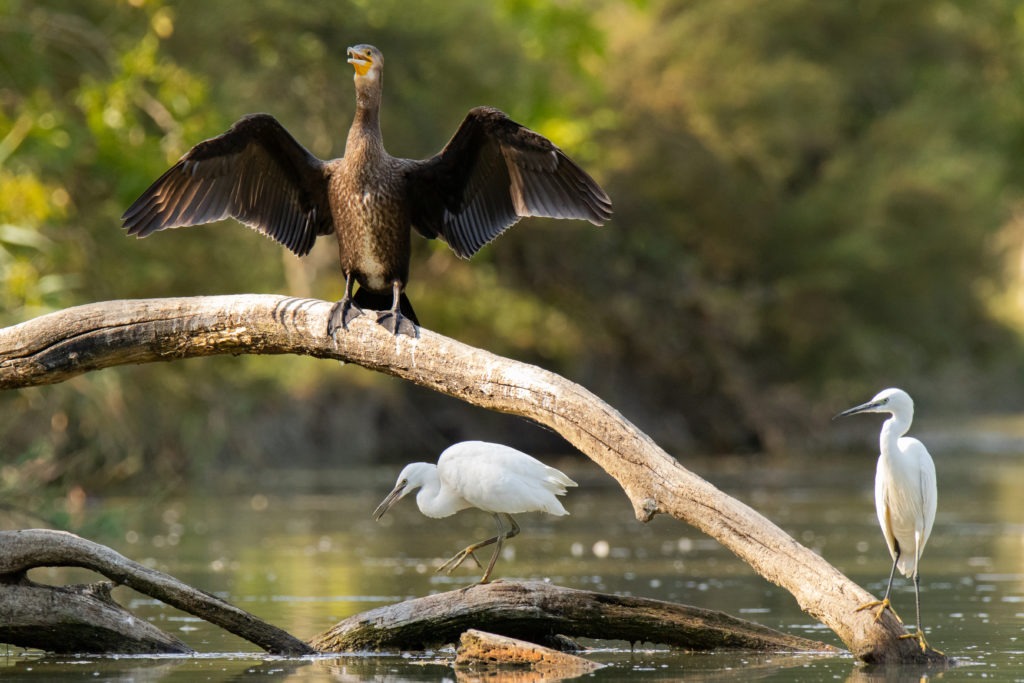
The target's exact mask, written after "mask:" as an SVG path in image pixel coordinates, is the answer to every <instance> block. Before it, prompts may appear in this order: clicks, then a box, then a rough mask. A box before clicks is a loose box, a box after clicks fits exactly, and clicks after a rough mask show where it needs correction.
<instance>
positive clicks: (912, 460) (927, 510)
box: [836, 389, 938, 651]
mask: <svg viewBox="0 0 1024 683" xmlns="http://www.w3.org/2000/svg"><path fill="white" fill-rule="evenodd" d="M857 413H889V414H891V417H890V418H889V419H888V420H886V421H885V422H884V423H883V424H882V433H881V435H880V436H879V439H878V441H879V447H880V449H881V455H880V456H879V457H878V469H877V470H876V472H875V512H876V513H877V514H878V523H879V524H880V525H881V526H882V534H883V535H884V536H885V543H886V545H888V546H889V554H890V555H891V556H892V570H890V572H889V585H888V586H887V587H886V589H885V597H884V598H882V599H881V600H876V601H873V602H869V603H867V604H866V605H862V606H861V607H860V609H870V608H873V607H877V608H878V611H877V612H875V621H878V619H880V618H881V617H882V612H884V611H885V610H886V609H888V610H890V611H891V612H892V613H893V615H895V616H896V618H897V619H898V620H899V621H900V623H902V622H903V620H902V619H900V618H899V615H898V614H896V611H895V610H894V609H893V608H892V603H890V602H889V593H890V592H891V591H892V580H893V576H895V574H896V568H897V567H899V570H900V572H902V573H903V575H904V576H906V577H908V578H910V577H913V579H914V602H915V606H916V607H917V633H915V634H907V635H905V636H903V637H904V638H917V640H918V643H920V645H921V650H924V651H927V649H928V643H927V641H926V640H925V637H924V629H923V628H922V627H921V574H920V563H921V553H923V552H924V546H925V544H926V543H927V542H928V537H929V536H930V535H931V533H932V524H933V523H934V522H935V506H936V502H937V500H938V488H937V486H936V483H935V463H933V462H932V457H931V456H930V455H929V454H928V449H926V448H925V447H924V444H923V443H921V442H920V441H918V440H917V439H914V438H911V437H908V436H904V435H905V434H906V433H907V431H908V430H909V429H910V423H911V421H913V419H914V401H913V400H912V399H911V398H910V396H909V395H908V394H907V392H905V391H903V390H902V389H885V390H884V391H881V392H879V393H878V394H877V395H876V396H875V397H874V398H873V399H871V400H870V401H868V402H867V403H864V404H863V405H859V406H856V407H854V408H850V409H849V410H844V411H843V412H841V413H839V414H838V415H836V417H844V416H846V415H856V414H857Z"/></svg>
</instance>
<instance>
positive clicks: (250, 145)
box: [122, 45, 612, 335]
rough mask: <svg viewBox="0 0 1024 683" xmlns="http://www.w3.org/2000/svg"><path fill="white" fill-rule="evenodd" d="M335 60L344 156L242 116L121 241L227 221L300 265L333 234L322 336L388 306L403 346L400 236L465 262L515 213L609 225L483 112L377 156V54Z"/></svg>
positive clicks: (596, 191) (560, 169) (549, 147)
mask: <svg viewBox="0 0 1024 683" xmlns="http://www.w3.org/2000/svg"><path fill="white" fill-rule="evenodd" d="M348 62H349V63H350V64H351V65H352V66H353V68H354V69H355V76H354V78H355V89H356V112H355V119H354V121H353V122H352V127H351V128H350V129H349V132H348V140H347V142H346V144H345V156H344V157H342V158H340V159H334V160H332V161H322V160H320V159H318V158H317V157H315V156H313V155H312V154H311V153H310V152H309V151H307V150H306V148H305V147H303V146H302V145H301V144H299V143H298V142H297V141H296V140H295V138H293V137H292V136H291V134H289V133H288V131H287V130H285V128H284V126H282V125H281V124H280V123H278V121H277V120H276V119H275V118H274V117H272V116H270V115H268V114H252V115H249V116H246V117H244V118H242V119H241V120H239V121H238V122H237V123H235V124H234V125H233V126H231V128H230V129H229V130H228V131H227V132H226V133H223V134H222V135H218V136H217V137H214V138H210V139H209V140H206V141H204V142H200V143H199V144H198V145H196V146H195V147H193V148H192V149H191V150H190V151H189V152H188V153H186V154H185V156H183V157H182V158H181V160H179V161H178V163H176V164H175V165H174V166H172V167H171V168H170V170H168V171H167V172H166V173H164V174H163V175H162V176H160V178H158V179H157V180H156V182H154V183H153V184H152V185H151V186H150V187H149V189H147V190H146V191H145V192H143V193H142V195H141V196H140V197H139V198H138V199H137V200H135V203H133V204H132V205H131V206H130V207H129V208H128V210H127V211H125V213H124V216H122V220H123V221H124V225H125V227H126V228H127V229H128V234H129V235H137V236H139V237H145V236H147V235H149V234H151V233H153V232H156V231H157V230H164V229H165V228H177V227H183V226H189V225H199V224H202V223H210V222H213V221H219V220H221V219H224V218H228V217H231V218H235V219H236V220H238V221H241V222H242V223H244V224H246V225H248V226H249V227H251V228H253V229H255V230H257V231H259V232H261V233H263V234H265V235H267V236H268V237H271V238H273V239H275V240H277V241H278V242H280V243H281V244H283V245H284V246H285V247H287V248H288V249H290V250H291V251H293V252H295V253H296V254H297V255H299V256H303V255H305V254H307V253H308V252H309V250H310V249H312V247H313V243H314V242H315V241H316V238H317V236H319V235H327V234H330V233H332V232H333V233H334V234H335V235H336V236H337V238H338V248H339V252H340V256H341V269H342V272H343V273H344V274H345V294H344V296H343V297H342V298H341V300H340V301H338V303H337V304H335V306H334V308H332V309H331V315H330V318H329V320H328V325H327V331H328V333H329V334H333V333H334V332H335V331H337V330H338V329H340V328H343V327H346V326H347V325H348V323H349V322H350V321H351V320H352V319H354V318H356V317H358V316H359V315H361V313H362V310H361V309H360V308H359V306H360V305H362V306H366V307H367V308H370V307H372V308H375V309H379V308H381V304H384V305H386V302H388V301H390V310H388V311H386V312H383V313H381V314H380V315H379V316H378V318H377V320H378V322H380V323H381V324H382V325H384V326H385V327H386V328H387V329H389V330H390V331H391V332H392V333H394V334H398V333H403V334H409V335H415V330H414V328H413V323H416V316H415V313H413V310H412V306H411V305H410V304H409V300H408V299H407V298H406V296H405V293H404V289H405V285H406V282H407V281H408V279H409V255H410V240H409V234H410V231H411V229H412V228H415V229H416V231H417V232H419V233H420V234H421V235H423V236H424V237H427V238H433V237H441V238H442V239H443V240H444V241H445V242H447V243H448V246H450V247H451V248H452V250H453V251H455V253H456V254H458V255H459V256H461V257H463V258H469V257H470V256H472V255H473V254H475V253H476V252H477V251H478V250H479V249H480V248H481V247H482V246H484V245H485V244H487V243H488V242H490V241H491V240H493V239H494V238H496V237H497V236H498V235H500V234H501V233H502V232H504V231H505V230H506V229H508V228H509V227H511V226H512V225H513V224H515V223H516V222H517V221H518V220H519V219H520V218H523V217H526V216H546V217H550V218H577V219H584V220H587V221H590V222H591V223H593V224H595V225H602V224H603V223H604V222H605V221H607V220H608V219H609V218H610V217H611V214H612V205H611V200H609V199H608V195H606V194H605V192H604V190H602V189H601V187H600V186H599V185H598V184H597V183H596V182H595V181H594V180H593V178H591V177H590V176H589V175H587V173H586V172H585V171H584V170H583V169H582V168H580V167H579V166H577V165H576V164H575V163H574V162H573V161H572V160H571V159H569V157H567V156H566V155H565V154H564V153H563V152H562V151H561V150H560V149H559V148H558V147H556V146H555V145H554V144H552V143H551V141H550V140H548V139H547V138H545V137H543V136H542V135H539V134H538V133H535V132H533V131H531V130H529V129H527V128H525V127H523V126H521V125H520V124H518V123H516V122H515V121H513V120H511V119H510V118H508V116H506V115H505V114H504V113H502V112H500V111H498V110H497V109H493V108H490V107H477V108H475V109H472V110H470V112H469V114H468V115H467V116H466V118H465V120H463V122H462V125H461V126H459V129H458V130H457V131H456V132H455V135H454V136H453V137H452V139H451V140H450V141H449V142H448V144H447V145H446V146H445V148H444V149H442V150H441V151H440V152H439V153H438V154H436V155H435V156H433V157H431V158H429V159H424V160H422V161H416V160H412V159H400V158H397V157H393V156H391V155H389V154H388V153H387V152H386V151H385V150H384V143H383V138H382V136H381V131H380V106H381V93H382V86H383V79H384V57H383V56H382V55H381V53H380V50H378V49H377V48H375V47H373V46H372V45H357V46H355V47H350V48H349V49H348ZM355 282H358V283H359V290H358V292H357V293H356V294H355V295H354V296H353V293H352V288H353V285H354V283H355ZM406 318H408V319H409V320H406ZM410 321H411V322H410Z"/></svg>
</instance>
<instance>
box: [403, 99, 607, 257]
mask: <svg viewBox="0 0 1024 683" xmlns="http://www.w3.org/2000/svg"><path fill="white" fill-rule="evenodd" d="M408 164H409V166H408V169H407V175H408V179H409V183H408V188H409V201H410V205H411V207H412V217H413V226H414V227H415V228H416V229H417V230H418V231H419V232H420V233H421V234H423V235H424V236H425V237H441V238H442V239H444V240H445V241H446V242H447V243H448V245H449V246H451V248H452V250H453V251H455V253H456V254H458V255H459V256H461V257H463V258H468V257H470V256H472V255H473V254H475V253H476V252H477V251H478V250H479V249H480V248H481V247H483V246H484V245H485V244H487V243H488V242H490V241H491V240H493V239H495V238H496V237H497V236H498V235H500V234H501V233H503V232H504V231H505V230H507V229H508V228H510V227H511V226H512V225H514V224H515V223H516V222H517V221H519V219H520V218H524V217H526V216H543V217H549V218H575V219H582V220H587V221H590V222H591V223H593V224H595V225H602V224H604V223H605V222H606V221H607V220H608V219H609V218H610V217H611V215H612V204H611V200H610V199H608V195H607V194H605V192H604V190H602V189H601V187H600V186H599V185H598V184H597V182H596V181H594V179H593V178H591V177H590V176H589V175H588V174H587V173H586V171H584V170H583V169H582V168H580V167H579V166H578V165H576V163H575V162H573V161H572V160H571V159H569V157H567V156H566V155H565V154H564V153H563V152H562V151H561V150H560V149H558V147H556V146H555V145H554V144H552V143H551V141H550V140H548V139H547V138H545V137H544V136H542V135H540V134H538V133H535V132H534V131H532V130H529V129H528V128H525V127H523V126H521V125H520V124H518V123H516V122H515V121H513V120H511V119H510V118H508V116H506V115H505V114H504V113H502V112H501V111H498V110H497V109H492V108H489V107H477V108H476V109H473V110H471V111H470V112H469V114H468V115H467V116H466V118H465V120H463V122H462V125H460V126H459V129H458V130H457V131H456V132H455V135H454V136H452V139H451V140H450V141H449V142H448V144H447V145H445V148H444V149H443V150H441V152H440V153H439V154H437V155H436V156H434V157H431V158H430V159H426V160H424V161H412V162H408Z"/></svg>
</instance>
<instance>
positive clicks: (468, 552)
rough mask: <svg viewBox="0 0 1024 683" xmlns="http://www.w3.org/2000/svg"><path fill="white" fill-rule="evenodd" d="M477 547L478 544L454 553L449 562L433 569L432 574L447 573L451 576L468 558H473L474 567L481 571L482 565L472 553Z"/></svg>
mask: <svg viewBox="0 0 1024 683" xmlns="http://www.w3.org/2000/svg"><path fill="white" fill-rule="evenodd" d="M479 547H480V545H479V544H476V545H471V546H469V547H468V548H466V549H465V550H462V551H460V552H458V553H456V554H455V556H454V557H452V558H451V559H450V560H448V561H447V562H445V563H444V564H442V565H441V566H440V567H438V568H437V569H435V570H434V572H435V573H438V572H447V573H448V574H451V573H452V572H453V571H455V570H456V569H457V568H458V566H459V565H461V564H462V563H463V562H465V561H466V558H468V557H471V558H473V561H474V562H476V566H477V567H479V568H480V569H483V568H484V565H483V564H481V562H480V560H478V559H477V557H476V553H475V552H474V551H476V550H477V549H478V548H479Z"/></svg>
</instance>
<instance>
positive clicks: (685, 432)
mask: <svg viewBox="0 0 1024 683" xmlns="http://www.w3.org/2000/svg"><path fill="white" fill-rule="evenodd" d="M427 4H428V5H429V7H425V6H423V5H421V6H420V7H419V9H418V10H417V12H416V13H415V17H413V16H412V15H410V13H409V10H408V5H407V4H406V3H402V2H397V1H394V0H375V1H374V2H366V1H365V0H350V1H347V2H333V3H314V4H312V5H310V4H295V3H288V2H277V1H274V0H265V1H262V2H246V3H223V4H207V5H197V4H194V3H186V2H169V1H162V0H129V1H127V2H113V1H111V0H81V1H80V2H76V3H66V2H61V1H59V0H52V1H49V2H44V1H36V2H33V1H29V0H0V325H7V324H14V323H17V322H19V321H21V320H25V319H27V318H30V317H32V316H35V315H39V314H41V313H44V312H46V311H48V310H54V309H58V308H62V307H66V306H70V305H75V304H78V303H85V302H91V301H99V300H105V299H113V298H129V297H149V296H182V295H194V294H216V293H232V292H247V291H255V292H280V293H288V294H294V295H299V296H315V297H319V298H324V299H332V300H333V299H335V298H337V297H338V295H339V294H340V291H341V277H340V273H339V272H338V268H337V262H336V254H335V248H336V247H335V245H334V243H333V241H332V240H330V239H325V240H322V241H321V242H322V244H320V245H318V246H317V248H316V249H314V251H313V253H312V254H311V255H310V256H309V257H307V258H305V259H303V260H301V261H300V260H298V259H296V258H294V257H293V256H291V255H290V254H288V253H287V252H285V250H283V249H281V248H280V247H278V246H277V245H275V244H274V243H272V242H270V241H269V240H265V239H262V238H260V237H259V236H257V235H255V234H252V233H250V232H249V231H248V230H247V229H246V228H244V227H241V226H239V225H237V224H233V223H225V224H223V225H216V226H209V227H203V228H193V229H189V230H176V231H169V232H167V233H161V234H159V235H157V236H154V237H152V238H150V239H146V240H142V241H139V240H135V239H128V238H126V237H125V236H124V234H123V232H122V231H121V229H120V227H119V220H118V217H119V215H120V213H121V212H122V211H123V210H124V208H125V207H127V206H128V205H129V204H130V203H131V201H132V200H133V199H134V198H135V197H136V196H137V195H138V194H139V193H140V192H141V191H142V190H143V189H144V188H145V187H146V186H147V185H148V184H149V183H150V182H152V180H154V179H155V178H156V177H157V176H158V175H159V174H160V173H162V172H163V171H164V170H165V169H166V168H167V166H168V165H169V164H171V163H173V161H174V160H175V159H177V158H178V157H179V156H180V155H181V154H183V153H184V152H185V151H187V150H188V149H189V148H190V147H191V146H192V145H193V144H195V143H196V142H198V141H199V140H201V139H203V138H206V137H209V136H212V135H215V134H217V133H219V132H221V131H223V130H224V129H225V128H226V127H227V126H228V125H230V124H231V122H232V121H234V120H236V119H237V118H238V117H240V116H241V115H242V114H245V113H249V112H255V111H268V112H270V113H272V114H273V115H274V116H276V117H277V118H278V119H279V120H281V121H282V122H283V123H284V124H285V126H286V127H288V128H289V129H290V130H291V131H292V132H293V133H294V134H295V136H296V137H297V139H299V140H300V141H301V142H303V144H305V145H306V146H307V147H308V148H309V149H310V150H311V151H312V152H313V153H315V154H317V155H319V156H321V157H323V158H330V157H334V156H339V155H341V154H342V153H343V144H344V136H345V133H346V131H347V128H348V125H349V123H350V120H351V115H352V110H353V105H354V102H353V100H354V98H353V96H352V88H351V85H350V78H351V70H350V69H349V68H348V66H347V65H346V64H345V61H344V48H345V47H346V46H348V45H352V44H356V43H360V42H370V43H373V44H375V45H377V46H378V47H380V48H381V49H382V50H383V52H384V55H385V58H386V60H387V69H386V71H387V76H386V79H387V82H386V85H385V104H384V110H383V114H382V116H383V122H382V125H383V129H384V136H385V139H386V142H387V145H388V148H389V150H390V151H391V152H392V153H393V154H396V155H402V156H409V157H424V156H428V155H430V154H432V153H434V152H435V151H436V150H437V149H439V148H440V147H441V146H442V145H443V144H444V142H445V141H446V140H447V139H448V137H449V136H450V135H451V134H452V132H453V131H454V130H455V128H456V126H457V125H458V123H459V121H460V120H461V118H462V116H463V115H464V114H465V112H466V110H468V109H469V108H470V107H472V106H475V105H479V104H490V105H493V106H497V107H499V108H501V109H503V110H505V111H507V112H508V113H509V114H510V115H511V116H512V117H513V118H515V119H517V120H519V121H522V122H523V123H525V124H527V125H529V126H531V127H533V128H535V129H537V130H539V131H541V132H542V133H544V134H546V135H548V136H550V137H551V138H552V139H553V140H554V141H555V142H556V143H557V144H559V145H560V146H562V147H563V148H564V149H566V151H567V152H568V153H569V154H570V155H572V156H573V157H574V158H576V159H577V160H579V161H580V162H581V163H582V164H583V165H584V166H585V167H587V168H588V169H589V170H590V171H591V172H592V174H593V175H594V176H595V177H597V178H598V179H599V181H601V182H602V183H603V184H604V185H605V187H606V188H607V189H608V191H609V193H610V194H611V196H612V198H613V200H614V202H615V205H616V215H615V218H614V219H613V221H612V223H611V224H609V225H608V226H606V227H604V228H602V229H595V228H593V227H591V226H589V225H586V224H570V223H564V222H557V223H556V222H545V221H538V220H534V221H527V222H526V223H524V224H522V225H520V226H519V227H517V228H516V229H515V230H512V231H510V232H509V233H508V234H507V235H505V236H503V237H502V238H501V239H500V240H499V241H498V242H497V243H496V244H495V245H493V246H491V247H488V248H486V249H484V250H483V251H482V252H481V253H480V254H479V255H477V256H476V257H475V258H474V259H473V260H472V261H471V262H464V261H460V260H459V259H457V258H456V257H454V255H453V254H452V253H451V252H450V251H448V250H447V248H446V247H445V246H444V245H443V244H439V243H436V242H427V241H424V240H417V241H416V243H415V246H414V257H413V259H414V260H413V271H412V282H411V283H410V286H409V295H410V298H411V299H412V300H413V301H414V302H415V304H416V307H417V311H418V313H419V314H420V317H421V319H422V320H423V321H424V323H425V324H426V325H427V326H428V327H430V328H432V329H436V330H438V331H440V332H442V333H445V334H450V335H452V336H455V337H457V338H460V339H462V340H465V341H467V342H469V343H472V344H476V345H479V346H483V347H485V348H487V349H489V350H492V351H495V352H497V353H502V354H508V355H512V356H514V357H517V358H521V359H523V360H527V361H530V362H537V363H540V364H543V365H545V366H546V367H549V368H551V369H553V370H555V371H559V372H562V373H565V374H567V375H568V376H570V377H571V378H573V379H576V380H578V381H580V382H582V383H583V384H585V385H587V386H589V387H590V388H592V389H594V390H595V391H597V393H599V394H600V395H602V396H603V397H604V398H605V399H606V400H608V401H609V402H610V403H612V404H613V405H615V406H616V407H619V408H620V409H621V410H622V411H623V412H624V413H625V414H626V415H627V416H629V417H630V418H631V419H634V420H635V421H636V422H637V423H638V424H639V425H640V426H641V427H642V428H644V429H645V430H647V431H648V432H649V433H651V434H652V436H654V437H655V438H656V439H657V440H659V441H660V442H662V443H664V444H665V445H666V446H668V447H669V448H670V449H684V448H697V449H701V450H716V451H736V450H759V449H766V448H768V449H780V448H792V447H799V446H800V445H806V444H807V443H809V441H807V439H808V438H809V435H810V434H812V433H813V431H814V430H813V429H812V428H811V427H810V425H811V424H814V423H816V422H817V423H819V424H820V423H822V422H823V421H824V418H825V417H826V416H828V415H829V414H830V412H831V410H832V408H834V407H836V406H837V405H843V404H845V403H848V402H849V399H850V398H851V397H853V398H856V399H858V400H860V399H863V398H865V397H866V396H869V395H871V394H872V393H874V392H875V391H876V390H877V389H879V388H881V387H882V386H885V385H890V384H899V385H902V386H904V387H905V388H907V389H908V390H909V391H911V393H913V394H915V395H918V396H920V399H921V400H923V401H924V402H929V401H930V402H931V403H932V404H933V405H935V406H937V407H941V406H942V403H941V402H942V401H943V400H945V402H946V403H945V407H953V406H957V405H960V404H966V403H967V402H968V401H977V400H979V399H982V398H984V399H986V400H987V401H988V404H987V405H986V406H985V407H987V408H995V407H1014V408H1015V407H1020V404H1021V396H1022V395H1021V394H1020V392H1019V391H1017V390H1016V386H1015V385H1016V384H1017V382H1018V381H1019V380H1020V371H1019V361H1020V330H1021V329H1022V325H1021V316H1020V302H1019V299H1018V297H1019V295H1020V291H1021V284H1022V283H1021V282H1020V272H1019V271H1020V261H1021V238H1022V237H1024V233H1022V231H1021V229H1020V226H1021V223H1020V221H1019V220H1017V218H1016V216H1017V215H1018V214H1019V209H1020V206H1021V191H1022V187H1024V174H1022V171H1021V166H1020V164H1018V163H1016V159H1017V158H1018V157H1019V156H1020V153H1021V152H1022V151H1024V137H1022V135H1021V130H1022V127H1021V121H1022V120H1024V116H1022V114H1024V111H1022V110H1024V76H1022V74H1024V68H1022V67H1024V64H1022V57H1024V51H1022V37H1024V28H1022V20H1024V12H1022V11H1021V10H1020V8H1019V7H1018V4H1017V3H1015V2H1012V1H1010V0H984V1H982V2H966V1H954V0H921V1H920V2H915V3H905V2H898V1H896V0H865V1H863V2H857V3H818V2H813V1H812V0H778V1H775V2H770V3H764V2H755V1H754V0H736V1H731V2H714V1H711V0H705V1H696V2H685V1H682V0H676V1H669V0H644V1H642V2H641V1H637V2H631V3H619V2H610V1H609V2H592V1H586V0H568V1H565V2H558V3H549V2H541V1H539V0H501V1H500V2H496V3H478V2H475V1H472V0H453V1H446V2H436V3H427ZM951 383H953V384H952V385H954V386H958V387H960V389H959V393H957V395H956V396H949V392H948V391H947V392H945V393H943V392H940V391H939V389H940V388H942V387H944V386H945V387H948V386H950V385H951ZM943 395H945V396H946V398H945V399H943V398H942V396H943ZM460 411H461V412H460ZM487 419H488V418H484V417H482V416H481V415H480V414H479V412H472V411H471V409H468V408H465V409H463V408H462V407H454V406H452V405H451V404H449V403H446V402H445V401H444V400H442V399H437V398H434V397H430V396H427V395H425V394H424V393H422V392H417V391H416V390H415V389H413V388H410V387H405V386H403V385H401V384H400V383H397V382H395V381H393V380H389V379H388V378H383V377H376V376H373V375H371V374H370V373H364V372H361V371H359V370H358V369H352V368H328V367H325V365H324V363H323V362H322V361H315V360H311V359H300V358H277V357H275V358H239V359H232V358H223V359H207V360H196V361H189V362H187V363H176V364H174V365H170V366H163V365H161V366H148V367H140V368H127V369H121V370H112V371H104V372H102V373H95V374H94V375H90V376H86V377H81V378H78V379H76V380H74V381H72V382H68V383H65V384H63V385H60V386H55V387H49V388H44V389H35V390H31V391H25V392H17V393H9V394H6V395H3V396H0V438H2V441H0V448H2V454H0V491H2V490H4V488H5V487H6V488H7V489H8V490H11V489H17V488H18V487H24V486H26V483H25V473H26V472H32V473H33V480H34V481H35V482H36V483H37V485H42V484H46V483H52V484H55V485H64V486H72V485H74V484H77V483H83V482H85V483H87V484H89V485H101V484H104V483H108V482H111V481H124V482H137V481H139V480H140V478H147V479H149V480H151V481H162V482H174V481H177V480H179V479H180V478H183V477H188V476H189V473H190V471H193V470H194V469H195V468H197V467H198V468H199V469H200V470H202V469H203V468H208V467H214V466H219V465H221V464H234V465H240V466H243V467H245V466H258V465H260V464H262V463H273V462H275V461H276V460H277V459H279V457H280V456H281V455H282V454H287V457H289V458H292V457H295V454H296V453H298V454H303V455H302V456H301V457H303V458H305V459H306V460H307V461H308V462H310V463H313V464H316V463H323V462H331V461H335V462H337V461H338V460H339V459H341V460H344V459H360V458H370V457H378V456H382V455H384V456H392V455H401V456H402V457H405V456H406V455H408V454H412V453H415V454H416V455H417V456H423V455H424V453H423V451H424V450H425V449H426V450H435V446H442V447H443V446H444V445H447V443H448V442H449V441H450V440H452V439H455V438H468V437H474V436H479V435H480V431H481V430H482V429H483V428H482V427H479V425H480V424H482V423H487ZM487 424H491V423H487ZM519 424H521V423H518V422H517V423H514V424H513V426H511V427H509V426H506V427H505V429H506V430H512V429H515V430H517V431H518V425H519ZM492 426H493V425H492ZM495 429H497V430H498V431H499V432H500V430H501V427H495ZM531 438H534V437H531ZM438 450H439V449H438Z"/></svg>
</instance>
